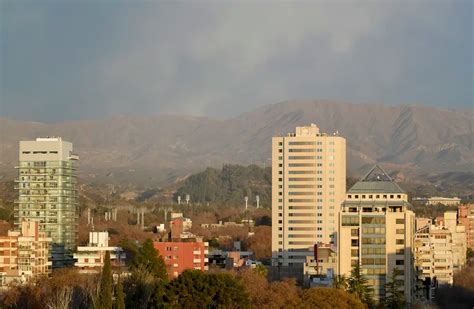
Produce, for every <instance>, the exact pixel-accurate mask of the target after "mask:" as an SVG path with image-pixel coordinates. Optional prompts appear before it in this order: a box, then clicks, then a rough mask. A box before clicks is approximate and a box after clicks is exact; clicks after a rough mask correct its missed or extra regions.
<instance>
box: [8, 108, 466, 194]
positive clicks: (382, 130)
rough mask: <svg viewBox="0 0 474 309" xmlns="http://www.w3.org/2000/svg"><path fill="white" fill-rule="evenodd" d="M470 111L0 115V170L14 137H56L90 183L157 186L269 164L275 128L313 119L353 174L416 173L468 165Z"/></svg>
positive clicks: (14, 146) (12, 157) (289, 128)
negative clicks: (337, 143) (56, 119)
mask: <svg viewBox="0 0 474 309" xmlns="http://www.w3.org/2000/svg"><path fill="white" fill-rule="evenodd" d="M472 119H473V113H472V111H471V112H469V111H463V110H453V109H451V110H447V109H443V108H435V107H428V106H423V105H395V106H393V105H383V104H367V103H357V104H354V103H348V102H335V101H328V100H321V101H314V100H306V101H286V102H280V103H277V104H272V105H266V106H262V107H258V108H255V109H254V110H252V111H249V112H245V113H243V114H240V115H238V116H236V117H233V118H227V119H216V118H211V117H205V116H190V115H172V114H170V115H151V116H144V117H138V116H131V117H125V116H120V117H113V118H106V119H93V120H74V121H65V122H61V123H38V122H24V121H16V120H11V119H6V118H1V117H0V131H1V132H2V133H0V175H3V176H4V177H5V178H11V177H13V176H12V175H14V173H15V171H14V170H13V166H14V165H16V161H17V155H18V141H19V140H23V139H34V138H35V137H37V136H62V137H63V138H64V139H65V140H69V141H71V142H73V143H74V148H75V151H76V152H78V153H79V155H80V157H81V162H80V166H81V169H80V171H81V174H80V176H81V177H83V178H85V179H88V180H89V181H97V182H106V183H114V182H116V183H126V182H129V183H130V184H140V185H149V184H150V185H162V184H168V183H170V182H173V181H174V180H175V179H176V178H179V177H182V176H184V175H186V174H189V173H192V172H197V171H201V170H204V169H205V168H206V167H208V166H209V167H220V166H222V165H223V164H226V163H230V164H259V165H269V164H270V163H271V161H270V160H269V158H270V157H271V149H270V145H271V137H272V136H275V135H286V134H287V133H289V132H293V131H294V128H295V126H298V125H308V124H309V123H315V124H316V125H318V126H319V127H320V129H321V131H322V132H327V133H328V134H332V133H333V132H336V131H338V132H339V134H340V135H341V136H343V137H345V138H346V140H347V145H348V147H347V159H348V169H349V174H354V175H359V174H360V173H362V172H363V171H364V170H366V169H367V168H368V167H369V166H370V165H372V164H374V163H381V164H383V165H384V166H386V168H387V169H392V170H396V171H398V172H399V176H400V177H402V178H406V177H408V178H413V179H416V178H419V176H420V175H426V174H427V173H428V172H429V173H435V174H436V173H440V174H441V173H446V172H455V171H464V172H466V169H467V170H468V171H472V162H474V154H473V131H472ZM420 180H421V179H420Z"/></svg>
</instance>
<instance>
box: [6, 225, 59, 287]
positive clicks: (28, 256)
mask: <svg viewBox="0 0 474 309" xmlns="http://www.w3.org/2000/svg"><path fill="white" fill-rule="evenodd" d="M50 245H51V238H49V237H46V234H45V233H44V232H40V231H39V225H38V222H34V221H22V222H21V225H20V230H19V231H8V235H7V236H0V286H5V285H7V284H8V283H10V282H12V281H17V282H19V283H23V282H26V281H28V280H29V279H31V278H33V277H35V276H38V275H44V274H47V273H49V272H50V271H51V262H48V257H49V246H50Z"/></svg>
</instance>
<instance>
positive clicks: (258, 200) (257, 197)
mask: <svg viewBox="0 0 474 309" xmlns="http://www.w3.org/2000/svg"><path fill="white" fill-rule="evenodd" d="M255 200H256V202H257V209H258V208H259V207H260V196H258V195H257V196H256V197H255Z"/></svg>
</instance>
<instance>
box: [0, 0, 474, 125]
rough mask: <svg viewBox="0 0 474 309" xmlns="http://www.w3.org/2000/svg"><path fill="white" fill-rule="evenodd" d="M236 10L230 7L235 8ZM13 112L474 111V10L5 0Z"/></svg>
mask: <svg viewBox="0 0 474 309" xmlns="http://www.w3.org/2000/svg"><path fill="white" fill-rule="evenodd" d="M223 2H225V4H223ZM0 10H1V15H0V20H1V29H0V36H1V37H0V39H1V40H0V44H1V45H0V48H1V49H0V61H1V63H0V65H1V67H0V69H1V89H0V91H1V93H0V100H1V101H0V115H1V116H3V117H10V118H15V119H27V120H36V121H62V120H67V119H84V118H101V117H108V116H117V115H127V114H133V115H145V114H157V113H176V114H192V115H209V116H234V115H237V114H239V113H241V112H244V111H248V110H251V109H253V108H255V107H256V106H260V105H265V104H270V103H276V102H280V101H285V100H290V99H334V100H344V101H351V102H382V103H388V104H400V103H409V104H412V103H424V104H429V105H433V106H444V107H460V108H472V106H473V104H474V103H473V102H474V99H473V88H474V83H473V71H474V67H473V60H472V57H473V2H472V1H470V0H468V1H447V0H446V1H444V0H439V1H436V0H434V1H408V0H407V1H389V0H385V1H370V2H369V1H359V2H357V1H313V2H310V1H308V2H296V3H293V2H292V3H290V2H270V1H265V2H263V1H260V2H248V1H246V2H238V1H233V2H231V1H211V2H205V1H189V2H184V1H181V2H174V1H173V2H172V1H166V2H165V1H162V2H160V1H132V0H130V1H112V0H102V1H101V0H97V1H86V0H83V1H67V0H65V1H58V0H56V1H41V0H34V1H22V0H15V1H14V0H0Z"/></svg>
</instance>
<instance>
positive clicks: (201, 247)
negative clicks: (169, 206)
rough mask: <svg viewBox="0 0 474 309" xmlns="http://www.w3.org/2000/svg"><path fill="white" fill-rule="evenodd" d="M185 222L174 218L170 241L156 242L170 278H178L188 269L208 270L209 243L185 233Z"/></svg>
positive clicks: (177, 217) (179, 218)
mask: <svg viewBox="0 0 474 309" xmlns="http://www.w3.org/2000/svg"><path fill="white" fill-rule="evenodd" d="M184 222H186V220H184V219H183V217H180V216H175V217H174V218H173V217H172V219H171V221H170V224H169V226H170V231H169V233H168V239H166V240H164V241H163V240H162V241H159V242H154V247H155V249H156V250H157V251H158V254H159V255H160V256H161V257H162V258H163V260H164V262H165V264H166V268H167V272H168V276H169V277H170V278H176V277H177V276H179V275H180V274H181V273H182V272H183V271H185V270H186V269H198V270H202V271H207V270H208V262H209V260H208V258H207V255H208V254H209V243H208V242H204V241H203V240H202V237H198V236H196V235H193V234H191V233H190V232H184V224H183V223H184Z"/></svg>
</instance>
